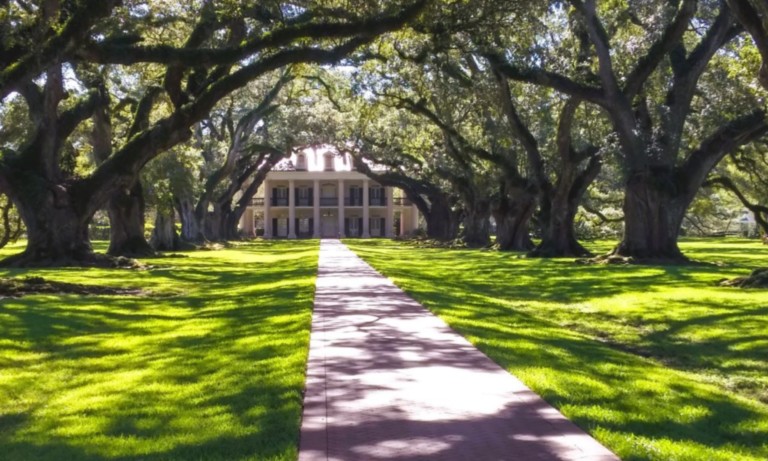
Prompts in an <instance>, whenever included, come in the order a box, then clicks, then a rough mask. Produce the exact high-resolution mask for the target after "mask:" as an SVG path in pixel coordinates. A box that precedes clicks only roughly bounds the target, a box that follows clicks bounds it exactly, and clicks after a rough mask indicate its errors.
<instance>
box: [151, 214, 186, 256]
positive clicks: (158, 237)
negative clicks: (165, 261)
mask: <svg viewBox="0 0 768 461" xmlns="http://www.w3.org/2000/svg"><path fill="white" fill-rule="evenodd" d="M149 241H150V243H151V244H152V247H154V248H155V249H156V250H158V251H174V250H178V249H179V248H180V242H179V234H178V233H177V232H176V217H175V215H174V212H173V210H172V209H164V208H162V207H161V208H160V209H158V210H157V214H156V215H155V228H154V229H152V237H151V238H150V240H149Z"/></svg>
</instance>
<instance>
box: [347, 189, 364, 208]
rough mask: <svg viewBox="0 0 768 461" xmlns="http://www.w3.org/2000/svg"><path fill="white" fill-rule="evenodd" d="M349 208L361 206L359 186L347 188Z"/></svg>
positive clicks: (361, 193) (361, 191) (361, 190)
mask: <svg viewBox="0 0 768 461" xmlns="http://www.w3.org/2000/svg"><path fill="white" fill-rule="evenodd" d="M347 205H349V206H362V205H363V188H362V187H360V186H350V187H349V200H348V201H347Z"/></svg>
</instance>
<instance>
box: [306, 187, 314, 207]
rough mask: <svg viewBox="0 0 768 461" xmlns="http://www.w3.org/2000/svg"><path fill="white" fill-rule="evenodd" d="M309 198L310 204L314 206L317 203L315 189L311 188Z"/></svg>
mask: <svg viewBox="0 0 768 461" xmlns="http://www.w3.org/2000/svg"><path fill="white" fill-rule="evenodd" d="M307 196H308V197H309V204H310V205H313V204H314V203H315V188H314V187H310V188H309V192H308V194H307Z"/></svg>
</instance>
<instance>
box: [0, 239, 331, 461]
mask: <svg viewBox="0 0 768 461" xmlns="http://www.w3.org/2000/svg"><path fill="white" fill-rule="evenodd" d="M317 250H318V248H317V242H316V241H314V242H311V241H310V242H307V241H305V242H300V241H292V242H257V243H253V244H249V245H244V246H239V247H237V248H233V249H226V250H220V251H201V252H192V253H188V256H189V257H188V258H164V259H162V258H161V259H153V260H151V261H148V262H149V263H150V264H152V265H154V266H156V268H155V269H153V270H148V271H130V270H104V269H40V270H38V269H35V270H29V271H27V270H18V269H14V270H2V271H0V276H8V275H35V276H42V277H45V278H46V279H51V280H57V281H64V282H70V283H87V284H102V285H110V286H124V287H142V288H145V289H146V290H149V291H150V292H151V293H150V295H148V296H87V297H81V296H75V295H45V296H43V295H35V296H27V297H23V298H20V299H3V300H0V331H2V334H1V335H0V448H1V449H2V454H1V455H0V458H1V459H3V460H65V459H72V460H74V459H77V460H103V459H142V460H189V459H206V460H211V459H221V460H235V459H253V460H265V459H281V460H282V459H287V460H292V459H295V457H296V442H297V440H298V427H299V420H300V416H301V404H302V389H303V384H304V369H305V364H306V355H307V348H308V342H309V325H310V318H311V306H312V300H313V292H314V281H315V275H316V271H317ZM13 251H14V249H8V250H3V252H5V253H6V254H7V253H10V252H13ZM16 251H18V249H16Z"/></svg>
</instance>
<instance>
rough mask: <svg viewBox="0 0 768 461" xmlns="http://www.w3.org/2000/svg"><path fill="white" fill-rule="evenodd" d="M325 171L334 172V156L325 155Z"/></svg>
mask: <svg viewBox="0 0 768 461" xmlns="http://www.w3.org/2000/svg"><path fill="white" fill-rule="evenodd" d="M324 160H325V171H334V169H335V168H334V167H333V154H325V157H324Z"/></svg>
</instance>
